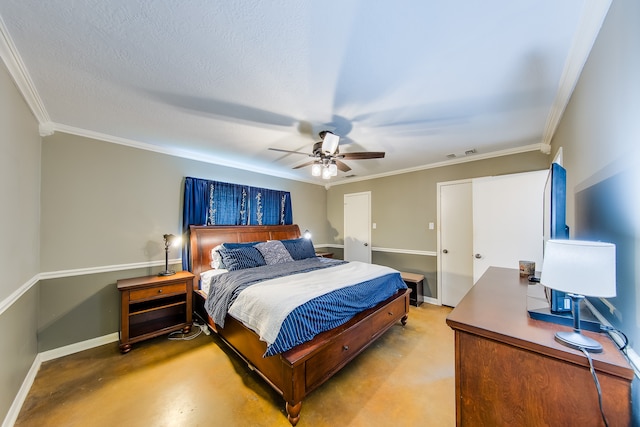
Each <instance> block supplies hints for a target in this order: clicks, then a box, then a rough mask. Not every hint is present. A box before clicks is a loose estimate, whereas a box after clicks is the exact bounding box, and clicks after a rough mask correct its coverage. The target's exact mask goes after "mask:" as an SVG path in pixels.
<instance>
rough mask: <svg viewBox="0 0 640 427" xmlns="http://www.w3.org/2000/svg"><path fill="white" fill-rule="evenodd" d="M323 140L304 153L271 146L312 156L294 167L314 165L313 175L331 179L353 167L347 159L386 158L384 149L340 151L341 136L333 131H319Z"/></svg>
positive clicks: (284, 151)
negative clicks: (310, 151) (347, 162)
mask: <svg viewBox="0 0 640 427" xmlns="http://www.w3.org/2000/svg"><path fill="white" fill-rule="evenodd" d="M319 136H320V138H321V139H322V141H318V142H316V143H315V144H313V150H312V153H311V154H308V153H304V152H302V151H291V150H283V149H280V148H269V150H273V151H281V152H283V153H293V154H303V155H305V156H308V157H312V158H313V160H310V161H308V162H306V163H303V164H301V165H298V166H295V167H294V168H293V169H300V168H303V167H305V166H309V165H312V167H311V174H312V175H313V176H322V178H324V179H329V178H331V177H332V176H336V175H337V174H338V170H340V171H342V172H348V171H350V170H351V168H350V167H349V166H348V165H346V164H345V163H344V162H342V161H341V160H342V159H345V160H366V159H382V158H384V154H385V153H384V151H362V152H358V153H340V149H339V144H340V137H339V136H338V135H336V134H334V133H333V132H331V131H328V130H323V131H321V132H320V133H319Z"/></svg>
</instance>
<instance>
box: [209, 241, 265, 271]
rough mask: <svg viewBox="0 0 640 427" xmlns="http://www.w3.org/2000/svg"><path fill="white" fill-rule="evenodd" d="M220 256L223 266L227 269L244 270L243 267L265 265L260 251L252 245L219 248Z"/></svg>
mask: <svg viewBox="0 0 640 427" xmlns="http://www.w3.org/2000/svg"><path fill="white" fill-rule="evenodd" d="M220 256H222V262H223V263H224V265H225V268H226V269H227V270H229V271H235V270H244V269H245V268H253V267H260V266H261V265H265V262H264V258H263V257H262V254H260V251H259V250H257V249H256V248H254V247H253V246H243V247H240V248H237V249H227V248H224V247H223V248H222V249H220Z"/></svg>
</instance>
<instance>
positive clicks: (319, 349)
mask: <svg viewBox="0 0 640 427" xmlns="http://www.w3.org/2000/svg"><path fill="white" fill-rule="evenodd" d="M298 238H300V229H299V227H298V226H297V225H281V226H191V227H190V250H191V270H192V273H193V274H194V275H195V283H196V286H195V287H196V290H195V291H194V309H195V311H196V314H197V316H199V317H201V318H202V319H203V320H204V321H206V322H207V324H208V325H209V326H210V328H211V329H212V330H213V331H214V332H215V333H216V334H217V335H218V336H219V337H220V338H221V339H222V341H223V342H225V343H226V344H227V345H228V346H229V347H230V348H231V349H232V350H234V351H235V352H236V353H237V354H238V355H239V356H240V357H241V358H242V359H243V360H245V362H246V363H247V364H248V365H249V368H250V369H252V370H255V372H257V373H258V374H259V375H260V376H261V377H262V378H263V379H264V380H265V381H266V382H267V383H268V384H269V385H270V386H271V387H272V388H274V389H275V390H276V391H277V392H278V393H279V394H280V395H282V397H283V399H284V400H285V409H286V412H287V418H288V420H289V422H290V423H291V424H292V425H294V426H295V425H296V424H297V423H298V421H299V419H300V409H301V407H302V400H303V399H304V398H305V396H307V395H308V394H309V393H311V392H312V391H313V390H314V389H316V388H317V387H319V386H320V385H321V384H323V383H324V382H325V381H327V380H328V379H329V378H330V377H331V376H333V375H334V374H335V373H336V372H338V371H339V370H340V369H341V368H342V367H343V366H345V365H346V364H347V363H348V362H349V361H351V360H352V359H353V358H354V357H356V356H357V355H358V354H359V353H361V352H362V351H363V350H364V349H366V348H367V347H368V346H369V345H370V344H371V343H372V342H374V341H375V340H376V339H377V338H378V337H380V336H381V335H382V334H383V333H384V332H386V331H387V330H388V329H389V328H391V327H392V326H393V325H395V324H398V322H400V323H401V324H402V325H405V324H406V322H407V316H408V313H409V294H410V290H409V289H399V290H397V291H395V293H394V294H393V295H391V296H390V297H388V298H386V299H385V300H383V301H382V302H379V303H377V304H376V305H375V306H373V307H371V308H368V309H366V310H364V311H362V312H359V313H358V314H356V315H355V316H353V317H352V318H351V319H350V320H348V321H347V322H346V323H344V324H342V325H340V326H338V327H335V328H333V329H331V330H328V331H325V332H321V333H320V334H318V335H316V336H315V337H314V338H313V339H311V340H309V341H307V342H304V343H302V344H299V345H296V346H295V347H293V348H291V349H289V350H286V351H284V352H282V353H278V354H276V355H273V356H269V357H264V356H265V353H266V351H267V343H265V342H264V341H261V340H260V338H259V336H258V334H257V333H256V332H254V331H253V330H252V329H249V328H248V327H246V326H245V325H244V324H243V323H242V322H240V321H238V320H236V319H235V318H234V317H233V316H231V315H227V316H226V317H225V319H224V322H223V323H224V327H220V325H218V324H216V322H214V321H213V319H212V317H211V316H210V315H209V313H208V312H207V310H206V308H205V307H206V304H207V296H208V295H207V293H206V292H205V291H204V290H202V289H200V286H199V285H198V284H199V283H200V278H201V275H204V274H205V273H206V272H208V271H209V270H210V269H211V262H212V259H211V252H212V249H213V248H215V247H217V246H218V245H220V244H223V243H242V242H265V241H270V240H289V239H298Z"/></svg>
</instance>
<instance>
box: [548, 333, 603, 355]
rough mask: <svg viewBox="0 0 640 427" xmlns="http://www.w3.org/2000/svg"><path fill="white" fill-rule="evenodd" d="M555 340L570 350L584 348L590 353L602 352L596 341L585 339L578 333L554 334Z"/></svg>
mask: <svg viewBox="0 0 640 427" xmlns="http://www.w3.org/2000/svg"><path fill="white" fill-rule="evenodd" d="M556 340H557V341H559V342H560V343H562V344H564V345H566V346H569V347H571V348H575V349H581V348H584V349H585V350H587V351H590V352H592V353H600V352H602V345H600V343H599V342H598V341H596V340H594V339H591V338H589V337H585V336H584V335H582V334H581V333H579V332H575V331H573V332H556Z"/></svg>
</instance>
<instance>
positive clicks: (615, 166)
mask: <svg viewBox="0 0 640 427" xmlns="http://www.w3.org/2000/svg"><path fill="white" fill-rule="evenodd" d="M638 76H640V2H638V1H637V0H614V1H613V3H612V5H611V8H610V9H609V13H608V15H607V18H606V20H605V22H604V24H603V26H602V29H601V30H600V34H599V35H598V39H597V40H596V43H595V45H594V47H593V50H592V51H591V54H590V56H589V59H588V60H587V62H586V64H585V67H584V70H583V71H582V74H581V77H580V81H579V83H578V85H577V86H576V89H575V91H574V94H573V96H572V98H571V102H570V103H569V105H568V107H567V109H566V111H565V113H564V116H563V118H562V121H561V123H560V126H559V128H558V130H557V132H556V135H555V137H554V140H553V144H552V146H553V148H554V149H555V150H558V149H559V147H562V149H563V157H564V166H565V167H566V169H567V202H568V212H567V213H568V215H567V222H568V223H569V225H570V227H571V237H578V238H595V237H597V236H598V235H599V233H602V232H603V231H604V232H605V235H608V236H615V240H616V243H617V244H618V245H620V243H624V246H618V247H617V248H616V250H617V259H618V265H617V282H618V293H620V290H621V287H625V295H624V297H623V298H622V300H620V299H618V300H617V301H615V305H616V307H617V308H618V309H621V313H620V314H619V316H620V317H619V319H621V322H622V328H623V331H624V332H625V333H626V334H627V335H628V337H629V340H630V344H631V346H632V347H633V348H634V350H635V351H636V353H640V269H639V268H638V267H639V266H640V214H639V212H640V78H639V77H638ZM611 182H615V183H616V184H617V187H616V188H612V189H611V190H612V191H611V192H610V193H609V194H607V195H605V197H606V199H607V200H606V203H602V205H606V208H605V209H602V210H601V211H600V212H599V213H598V215H599V218H598V219H599V221H598V220H596V221H593V222H592V223H590V224H582V223H581V218H583V217H585V216H589V215H591V214H592V213H590V212H584V208H585V205H584V204H578V203H577V202H578V200H579V199H580V198H582V197H584V194H593V193H590V192H591V191H593V189H594V188H597V187H600V188H602V186H603V185H604V186H608V185H609V183H611ZM605 188H608V187H605ZM601 200H602V199H601ZM586 206H587V207H591V205H589V204H587V205H586ZM596 209H601V207H600V206H597V207H596V208H595V209H594V210H596ZM607 212H609V214H607ZM603 213H604V214H603ZM606 217H608V218H607V219H606V220H604V218H606ZM611 219H614V220H615V223H614V224H611V223H609V224H607V227H602V225H603V224H602V223H603V222H606V221H607V220H611ZM611 225H613V227H610V226H611ZM592 235H594V236H595V237H592ZM605 313H606V312H605ZM639 389H640V384H638V381H637V378H636V381H635V382H634V387H633V396H632V402H633V420H634V425H640V403H639V402H640V391H639Z"/></svg>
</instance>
